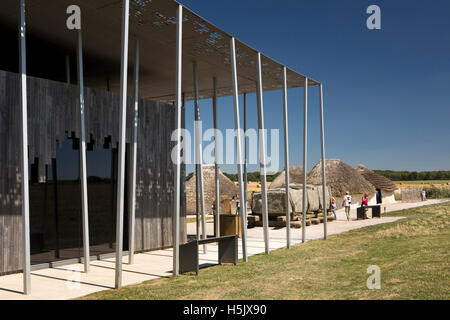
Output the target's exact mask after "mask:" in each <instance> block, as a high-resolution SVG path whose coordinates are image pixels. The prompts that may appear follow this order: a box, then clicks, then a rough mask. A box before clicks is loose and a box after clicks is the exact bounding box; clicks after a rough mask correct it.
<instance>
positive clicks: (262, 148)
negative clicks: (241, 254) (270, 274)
mask: <svg viewBox="0 0 450 320" xmlns="http://www.w3.org/2000/svg"><path fill="white" fill-rule="evenodd" d="M257 59H258V61H257V71H258V127H259V166H260V174H261V199H262V218H263V228H264V243H265V252H266V253H269V251H270V249H269V214H268V211H267V209H268V206H267V183H266V141H265V139H264V106H263V84H262V70H261V53H260V52H258V57H257Z"/></svg>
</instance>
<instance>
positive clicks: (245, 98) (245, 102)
mask: <svg viewBox="0 0 450 320" xmlns="http://www.w3.org/2000/svg"><path fill="white" fill-rule="evenodd" d="M246 133H247V93H246V92H244V197H245V200H244V205H245V206H246V208H247V200H248V199H247V197H248V192H247V187H248V181H247V176H248V175H247V135H246Z"/></svg>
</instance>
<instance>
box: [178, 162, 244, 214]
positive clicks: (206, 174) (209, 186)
mask: <svg viewBox="0 0 450 320" xmlns="http://www.w3.org/2000/svg"><path fill="white" fill-rule="evenodd" d="M195 180H196V175H195V173H194V174H193V175H192V177H191V178H190V179H189V180H188V181H186V212H187V214H195V213H196V212H195V201H196V198H195ZM203 185H204V194H205V211H206V213H212V212H213V210H212V208H211V207H212V205H213V204H214V202H215V200H216V188H215V168H214V165H204V166H203ZM219 188H220V196H221V198H222V197H223V196H229V197H230V199H231V197H232V196H234V195H236V194H238V193H239V190H238V187H237V186H236V185H235V184H234V183H233V181H231V180H230V179H228V178H227V177H226V176H225V175H224V174H223V173H222V172H221V171H220V170H219Z"/></svg>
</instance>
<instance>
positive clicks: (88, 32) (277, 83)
mask: <svg viewBox="0 0 450 320" xmlns="http://www.w3.org/2000/svg"><path fill="white" fill-rule="evenodd" d="M69 5H78V6H80V8H81V12H82V30H83V51H84V55H85V66H86V67H85V84H86V86H89V87H94V88H106V83H107V79H109V80H110V89H111V90H112V91H119V86H120V81H119V80H120V58H121V57H120V48H121V28H122V1H121V0H58V1H54V0H27V2H26V8H27V9H26V20H27V32H28V33H30V34H36V35H39V36H40V37H42V38H45V39H47V40H50V41H52V42H54V43H56V44H58V45H61V46H64V47H67V48H73V50H74V51H73V52H74V53H75V44H76V32H75V31H73V30H68V29H67V27H66V20H67V17H68V14H67V13H66V9H67V7H68V6H69ZM177 7H178V3H177V2H176V1H173V0H130V43H129V48H130V50H129V66H130V68H129V75H130V76H129V77H128V79H129V86H128V90H129V92H128V93H129V95H131V94H132V90H133V85H132V79H133V77H132V72H133V71H132V66H133V60H134V58H133V57H134V40H133V39H134V38H138V39H139V42H140V57H141V59H140V60H141V62H140V96H141V97H142V98H148V99H152V100H157V101H172V100H174V95H175V70H176V64H175V61H176V59H175V54H176V10H177ZM183 12H184V21H183V82H182V84H183V92H184V93H185V97H186V99H187V100H190V99H192V97H193V66H192V62H193V61H197V64H198V72H199V73H198V75H199V91H200V98H210V97H212V88H213V77H215V78H216V79H217V88H218V96H219V97H220V96H229V95H232V81H231V79H232V77H231V64H230V61H231V59H230V40H231V37H232V36H231V35H229V34H228V33H226V32H224V31H223V30H221V29H219V28H217V27H216V26H214V25H213V24H211V23H209V22H208V21H206V20H205V19H203V18H201V17H200V16H198V15H197V14H195V13H193V12H192V11H190V10H189V9H186V8H185V10H183ZM18 17H19V5H18V2H17V0H2V7H1V11H0V19H1V20H2V21H3V22H5V23H7V24H9V25H11V26H17V21H18ZM257 52H258V51H257V50H255V49H253V48H251V47H249V46H248V45H246V44H245V43H243V42H241V41H239V40H236V54H237V67H238V82H239V92H240V93H244V92H247V93H252V92H256V82H257V68H256V58H257ZM28 54H33V53H32V52H28ZM87 66H89V67H87ZM62 67H63V66H62ZM282 70H283V65H282V64H280V63H278V62H276V61H275V60H273V59H271V58H269V57H267V56H265V55H264V54H262V73H263V86H264V90H265V91H270V90H280V89H282ZM287 80H288V88H295V87H302V86H303V85H304V81H305V76H304V75H302V74H300V73H297V72H295V71H293V70H291V69H289V68H288V69H287ZM317 84H318V82H317V81H314V80H312V79H309V85H317Z"/></svg>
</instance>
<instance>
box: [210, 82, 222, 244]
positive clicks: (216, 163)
mask: <svg viewBox="0 0 450 320" xmlns="http://www.w3.org/2000/svg"><path fill="white" fill-rule="evenodd" d="M212 100H213V101H212V102H213V118H214V119H213V121H214V174H215V177H214V178H215V179H214V182H215V188H216V189H215V190H216V204H215V207H216V225H215V228H216V232H215V236H216V237H220V178H219V158H218V157H219V143H218V142H217V137H218V136H219V129H218V120H217V79H216V78H215V77H214V78H213V99H212Z"/></svg>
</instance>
